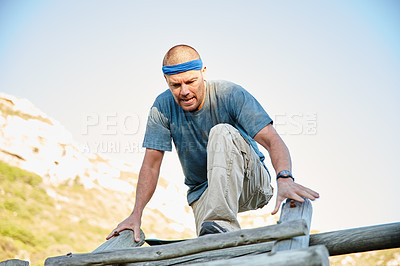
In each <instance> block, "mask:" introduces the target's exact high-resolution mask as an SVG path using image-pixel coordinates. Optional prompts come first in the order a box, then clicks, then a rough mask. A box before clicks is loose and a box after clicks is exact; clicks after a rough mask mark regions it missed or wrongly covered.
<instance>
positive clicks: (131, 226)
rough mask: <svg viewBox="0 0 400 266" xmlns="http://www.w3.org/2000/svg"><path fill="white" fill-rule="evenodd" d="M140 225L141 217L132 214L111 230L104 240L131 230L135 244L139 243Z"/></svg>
mask: <svg viewBox="0 0 400 266" xmlns="http://www.w3.org/2000/svg"><path fill="white" fill-rule="evenodd" d="M140 225H141V217H140V216H138V217H137V215H135V214H134V213H132V214H131V215H130V216H129V217H128V218H126V219H125V220H123V221H122V222H121V223H120V224H118V226H117V227H116V228H115V229H114V230H112V232H111V233H110V234H109V235H108V236H107V237H106V240H109V239H110V238H112V237H113V236H117V235H119V233H120V232H122V231H124V230H133V232H134V235H135V242H139V241H140Z"/></svg>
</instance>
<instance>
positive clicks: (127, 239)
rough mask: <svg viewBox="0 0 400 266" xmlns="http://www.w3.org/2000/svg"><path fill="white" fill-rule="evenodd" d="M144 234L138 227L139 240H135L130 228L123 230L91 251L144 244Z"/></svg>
mask: <svg viewBox="0 0 400 266" xmlns="http://www.w3.org/2000/svg"><path fill="white" fill-rule="evenodd" d="M144 239H145V235H144V233H143V231H142V229H140V241H139V242H135V236H134V234H133V231H132V230H125V231H122V232H120V233H119V235H117V236H114V237H112V238H110V239H109V240H107V241H106V242H104V243H103V244H102V245H101V246H99V247H98V248H96V249H95V250H94V251H93V253H97V252H102V251H106V250H115V249H123V248H133V247H140V246H142V245H143V244H144Z"/></svg>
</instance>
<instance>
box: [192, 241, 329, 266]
mask: <svg viewBox="0 0 400 266" xmlns="http://www.w3.org/2000/svg"><path fill="white" fill-rule="evenodd" d="M196 265H199V266H225V265H229V266H242V265H252V266H298V265H313V266H328V265H329V253H328V250H327V249H326V247H325V246H322V245H319V246H314V247H307V248H303V249H296V250H287V251H281V252H277V253H274V254H273V255H271V254H260V255H253V256H246V257H239V258H232V259H228V260H217V261H210V262H206V263H200V264H196Z"/></svg>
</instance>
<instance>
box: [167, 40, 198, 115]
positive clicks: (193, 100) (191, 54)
mask: <svg viewBox="0 0 400 266" xmlns="http://www.w3.org/2000/svg"><path fill="white" fill-rule="evenodd" d="M198 59H200V55H199V54H198V53H197V51H196V50H195V49H193V48H192V47H190V46H187V45H177V46H174V47H172V48H171V49H169V51H168V52H167V53H166V55H165V56H164V60H163V67H166V66H171V67H169V68H170V69H171V68H172V70H177V69H178V70H177V71H175V72H174V71H166V70H164V73H167V74H164V77H165V80H166V81H167V84H168V87H169V89H170V90H171V92H172V95H173V96H174V99H175V101H176V103H177V104H178V105H179V106H180V107H181V108H182V109H183V110H185V111H190V112H193V111H197V110H200V109H201V108H202V107H203V104H204V100H205V95H206V85H205V73H206V68H205V67H202V64H201V60H198ZM194 60H196V61H194ZM182 64H183V65H182ZM177 65H179V66H177ZM191 69H195V70H191ZM170 73H171V74H170ZM174 73H176V74H174Z"/></svg>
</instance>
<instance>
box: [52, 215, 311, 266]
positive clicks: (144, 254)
mask: <svg viewBox="0 0 400 266" xmlns="http://www.w3.org/2000/svg"><path fill="white" fill-rule="evenodd" d="M307 232H308V228H307V225H306V222H305V221H304V220H298V221H292V222H286V223H281V224H277V225H271V226H265V227H260V228H255V229H246V230H239V231H235V232H229V233H224V234H216V235H206V236H202V237H199V238H195V239H190V240H187V241H183V242H177V243H173V244H169V245H165V246H159V247H138V248H131V249H119V250H113V251H102V252H97V253H88V254H70V255H69V256H68V255H67V256H59V257H52V258H48V259H47V260H46V261H45V265H90V264H96V265H107V264H116V263H128V262H138V261H157V260H162V259H170V258H175V257H180V256H185V255H189V254H194V253H198V252H202V251H207V250H215V249H222V248H228V247H235V246H240V245H248V244H255V243H262V242H267V241H274V240H278V239H282V238H289V237H294V236H299V235H304V234H306V233H307Z"/></svg>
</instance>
